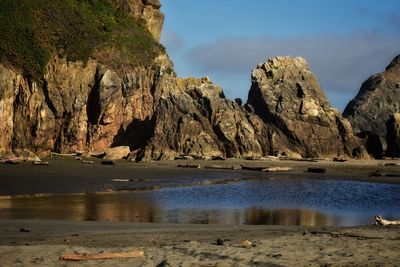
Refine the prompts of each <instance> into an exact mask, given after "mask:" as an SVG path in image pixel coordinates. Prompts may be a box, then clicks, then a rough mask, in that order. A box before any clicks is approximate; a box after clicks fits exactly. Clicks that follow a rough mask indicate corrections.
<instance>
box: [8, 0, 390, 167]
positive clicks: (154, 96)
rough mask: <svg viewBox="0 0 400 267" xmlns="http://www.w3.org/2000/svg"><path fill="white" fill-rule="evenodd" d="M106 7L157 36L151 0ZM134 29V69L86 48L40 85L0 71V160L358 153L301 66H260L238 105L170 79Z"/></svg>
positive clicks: (56, 61)
mask: <svg viewBox="0 0 400 267" xmlns="http://www.w3.org/2000/svg"><path fill="white" fill-rule="evenodd" d="M107 3H108V2H107ZM113 3H114V4H116V6H117V7H118V8H120V9H121V10H123V11H121V12H125V11H127V12H129V13H130V14H131V15H132V16H134V17H135V18H139V19H143V22H144V25H145V26H146V27H147V28H148V29H149V30H150V31H151V32H152V34H153V37H154V38H156V39H158V38H159V34H160V31H161V26H162V21H163V15H162V14H161V12H160V10H159V9H160V2H159V1H158V0H113ZM108 4H110V3H108ZM114 9H115V8H114ZM115 12H117V13H118V12H119V11H118V10H115ZM67 14H68V13H67ZM125 18H129V17H128V16H125ZM134 25H136V24H134ZM135 27H139V28H138V29H136V30H138V31H139V33H141V34H144V35H143V36H147V37H148V38H147V39H146V38H144V39H143V40H145V41H146V40H147V42H148V45H147V46H143V50H145V49H147V50H146V51H142V50H141V49H139V51H138V54H140V55H144V57H146V55H148V56H147V58H144V59H145V60H143V59H142V61H138V62H141V64H131V63H132V62H127V61H129V60H128V59H127V58H124V57H123V53H118V52H119V51H117V50H118V47H117V46H116V47H112V48H107V49H106V48H96V49H94V50H93V54H92V56H91V57H90V59H89V60H88V61H87V62H85V63H83V62H82V61H79V60H77V61H70V60H68V59H67V56H62V54H57V53H54V54H53V55H51V57H50V59H49V61H48V62H47V61H46V62H47V65H44V66H46V69H45V70H44V71H43V73H44V74H43V75H41V76H40V79H38V78H34V77H33V76H29V75H28V76H27V75H23V74H22V73H23V72H22V71H21V70H19V71H18V70H17V68H14V67H15V66H11V65H10V64H7V62H2V63H0V120H2V122H3V123H2V124H0V131H2V135H0V156H9V155H23V156H25V157H29V158H34V157H35V155H34V154H33V153H35V154H36V155H38V156H40V157H44V156H48V155H49V154H50V152H51V151H54V152H59V153H73V152H75V151H83V152H93V153H92V154H105V155H106V157H107V158H110V159H116V158H122V157H126V156H127V155H128V154H129V156H128V157H129V158H130V159H132V160H151V159H156V160H166V159H173V158H175V157H180V156H188V157H193V158H212V157H222V158H223V157H262V156H265V155H286V156H288V157H296V158H300V157H318V156H335V157H336V156H345V155H348V156H350V155H355V156H361V155H363V152H364V150H363V149H362V147H361V148H360V147H359V145H358V141H357V139H356V138H355V137H354V136H353V134H352V129H351V126H350V123H349V122H348V121H347V120H346V119H343V118H342V116H341V114H340V113H339V112H338V111H337V110H335V109H333V108H332V107H331V106H330V104H329V102H328V100H327V99H326V97H325V95H324V94H323V92H322V91H321V89H320V87H319V85H318V83H317V80H316V78H315V76H314V75H313V74H312V73H311V72H310V70H309V69H308V67H307V64H306V62H305V60H304V59H302V58H289V57H286V58H281V57H278V58H273V59H270V60H268V62H266V63H265V64H260V65H259V66H258V67H257V69H255V70H254V71H253V74H252V80H253V84H252V88H251V90H250V93H249V100H248V103H247V104H246V105H244V106H242V101H241V100H240V99H236V100H235V101H231V100H228V99H226V98H225V96H224V93H223V91H222V89H221V88H220V87H219V86H217V85H215V84H213V83H212V82H211V81H210V80H209V79H208V78H201V79H195V78H187V79H181V78H176V77H175V74H174V71H173V66H172V63H171V62H170V60H169V58H168V56H167V55H166V54H165V53H164V50H163V49H159V47H157V46H159V44H158V43H157V42H154V40H153V38H151V36H150V34H149V33H148V31H147V30H143V29H144V28H143V25H142V24H140V23H139V24H138V25H136V26H135ZM141 29H142V30H143V31H142V32H140V31H141ZM146 34H147V35H146ZM143 36H142V37H143ZM149 40H150V41H149ZM156 47H157V49H152V48H156ZM119 49H121V48H119ZM121 50H123V49H121ZM138 54H136V56H139V55H138ZM150 54H151V55H152V56H150ZM103 57H107V58H106V59H104V58H103ZM133 63H134V62H133ZM136 63H137V62H136ZM396 129H397V128H396ZM32 152H33V153H32ZM95 152H101V153H95ZM84 154H85V155H87V154H88V153H84Z"/></svg>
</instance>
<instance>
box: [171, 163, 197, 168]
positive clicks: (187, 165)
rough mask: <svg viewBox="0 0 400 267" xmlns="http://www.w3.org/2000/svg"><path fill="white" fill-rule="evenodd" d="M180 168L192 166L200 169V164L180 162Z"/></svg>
mask: <svg viewBox="0 0 400 267" xmlns="http://www.w3.org/2000/svg"><path fill="white" fill-rule="evenodd" d="M176 167H178V168H191V169H200V167H201V166H200V164H189V163H188V164H178V165H176Z"/></svg>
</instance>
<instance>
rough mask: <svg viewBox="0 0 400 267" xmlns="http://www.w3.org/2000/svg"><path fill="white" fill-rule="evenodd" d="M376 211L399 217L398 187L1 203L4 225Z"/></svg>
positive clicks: (174, 191)
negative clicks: (6, 221) (17, 221)
mask: <svg viewBox="0 0 400 267" xmlns="http://www.w3.org/2000/svg"><path fill="white" fill-rule="evenodd" d="M387 203H391V204H390V205H388V204H387ZM378 213H379V214H381V215H383V216H384V217H387V218H389V219H398V218H400V186H399V185H388V184H374V183H361V182H351V181H326V180H325V181H323V180H311V179H308V180H274V181H261V180H260V181H247V182H241V183H237V184H226V185H212V186H201V187H188V188H170V189H161V190H154V191H146V192H132V193H114V194H81V195H56V196H41V197H28V198H11V199H0V219H2V218H4V219H5V218H9V219H56V220H78V221H84V220H90V221H129V222H142V223H144V222H146V223H147V222H150V223H162V222H163V223H190V224H233V225H236V224H252V225H267V224H269V225H306V226H329V225H347V226H350V225H360V224H369V223H372V221H373V216H374V215H376V214H378Z"/></svg>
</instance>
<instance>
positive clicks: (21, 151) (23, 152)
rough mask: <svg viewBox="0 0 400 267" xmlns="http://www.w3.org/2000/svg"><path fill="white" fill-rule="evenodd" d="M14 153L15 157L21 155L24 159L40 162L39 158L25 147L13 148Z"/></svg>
mask: <svg viewBox="0 0 400 267" xmlns="http://www.w3.org/2000/svg"><path fill="white" fill-rule="evenodd" d="M14 154H15V156H17V157H21V158H23V159H24V160H26V161H32V162H40V158H39V157H38V156H37V155H36V154H35V153H33V152H32V151H30V150H27V149H15V150H14Z"/></svg>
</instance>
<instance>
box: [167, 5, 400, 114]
mask: <svg viewBox="0 0 400 267" xmlns="http://www.w3.org/2000/svg"><path fill="white" fill-rule="evenodd" d="M161 1H162V4H163V6H162V11H163V12H164V14H165V16H166V18H165V22H164V28H163V32H162V36H161V42H162V43H163V44H164V46H165V47H166V48H167V52H168V54H169V55H170V57H171V59H172V61H173V62H174V65H175V70H176V72H177V74H178V76H179V77H189V76H192V77H203V76H208V77H210V79H211V80H212V81H213V82H214V83H215V84H218V85H220V86H222V88H223V89H224V92H225V95H226V96H227V97H229V98H231V99H234V98H236V97H240V98H241V99H242V100H244V101H246V100H247V95H248V91H249V89H250V85H251V81H250V74H251V70H252V69H254V68H255V67H256V66H257V64H258V63H262V62H265V61H266V60H267V58H271V57H275V56H287V55H290V56H302V57H304V58H305V59H306V60H307V62H308V64H309V67H310V68H311V70H312V71H313V72H314V73H315V74H316V75H317V77H318V80H319V82H320V84H321V87H322V88H323V90H324V91H325V93H326V94H327V96H328V98H329V100H330V102H331V104H332V105H333V106H334V107H337V108H339V109H341V110H343V109H344V107H345V106H346V105H347V103H348V102H349V101H350V100H351V99H352V98H353V97H354V96H355V95H356V94H357V92H358V90H359V88H360V86H361V84H362V82H363V81H365V80H366V79H367V78H368V77H369V76H371V75H373V74H376V73H378V72H381V71H383V70H384V69H385V67H386V66H387V65H389V63H390V61H391V60H392V59H393V58H394V57H395V56H396V55H398V54H400V0H303V1H300V0H252V1H248V0H161Z"/></svg>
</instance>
